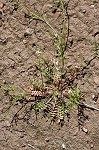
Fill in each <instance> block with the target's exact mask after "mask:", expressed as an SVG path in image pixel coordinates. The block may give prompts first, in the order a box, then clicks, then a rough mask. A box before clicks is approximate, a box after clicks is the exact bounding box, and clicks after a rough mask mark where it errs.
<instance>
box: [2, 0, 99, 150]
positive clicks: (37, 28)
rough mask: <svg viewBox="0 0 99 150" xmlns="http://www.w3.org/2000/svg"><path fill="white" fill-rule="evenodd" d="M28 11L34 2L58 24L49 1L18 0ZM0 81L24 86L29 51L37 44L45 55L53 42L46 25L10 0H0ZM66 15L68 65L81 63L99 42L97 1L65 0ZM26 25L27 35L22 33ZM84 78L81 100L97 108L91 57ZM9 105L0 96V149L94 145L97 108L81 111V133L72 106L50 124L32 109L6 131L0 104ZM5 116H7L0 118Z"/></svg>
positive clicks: (71, 149) (96, 64) (98, 62)
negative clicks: (31, 18) (67, 115)
mask: <svg viewBox="0 0 99 150" xmlns="http://www.w3.org/2000/svg"><path fill="white" fill-rule="evenodd" d="M23 1H24V2H25V4H27V6H28V8H29V9H31V10H32V7H33V6H35V8H37V9H38V10H39V11H40V10H42V9H43V10H44V11H46V13H47V14H48V18H49V22H51V24H52V25H53V27H55V28H56V30H59V29H60V25H61V14H60V13H59V12H56V13H52V8H50V5H49V4H50V2H49V1H47V0H22V2H23ZM0 2H3V3H4V4H5V5H4V6H2V5H0V81H2V82H4V83H5V84H8V83H14V84H15V85H16V86H18V87H19V86H26V85H28V80H29V78H32V70H33V64H34V61H35V60H34V56H33V52H34V51H35V50H38V49H39V48H41V49H44V50H45V51H46V54H47V55H49V52H50V51H51V49H53V47H52V45H51V44H52V42H51V38H50V35H49V32H48V31H49V28H48V27H47V26H46V25H44V24H42V23H41V22H39V21H31V22H30V23H29V19H28V18H25V17H24V13H23V12H22V11H20V9H19V8H18V9H15V10H13V8H14V7H13V6H12V3H11V1H10V0H0ZM68 13H69V16H70V20H69V22H70V24H69V29H70V34H69V43H68V44H69V47H68V51H67V52H66V55H67V60H68V61H67V63H68V66H69V65H77V66H79V65H84V64H85V60H86V61H88V60H90V59H91V58H92V57H93V56H94V53H95V44H94V43H95V42H99V1H98V0H84V1H83V0H70V2H69V6H68ZM28 28H30V32H31V33H30V35H29V36H24V35H25V33H26V30H27V29H28ZM86 71H87V73H86V75H85V76H84V78H81V79H79V80H77V81H76V83H77V86H78V88H80V89H81V91H82V93H83V95H84V98H85V101H86V103H87V104H89V105H93V106H94V107H96V108H99V98H98V99H97V101H96V103H94V101H93V100H92V97H93V95H96V96H98V94H99V78H98V77H99V58H96V59H94V60H93V61H91V63H90V65H89V66H88V68H87V70H86ZM7 105H8V99H7V97H6V98H5V97H4V96H2V94H1V95H0V150H32V149H33V150H60V149H62V146H63V144H64V145H65V147H66V150H90V149H92V150H99V112H97V111H92V110H88V109H86V110H85V114H86V115H88V119H87V120H86V121H85V122H84V128H85V129H87V130H88V132H87V133H85V132H84V131H85V129H84V131H82V130H80V131H79V130H78V122H77V115H76V114H77V111H76V110H75V111H73V113H72V114H71V117H70V120H69V122H68V121H67V120H66V122H65V124H64V126H63V127H62V128H60V127H59V126H58V125H57V124H54V125H51V124H50V122H49V121H47V120H46V119H45V118H42V116H40V115H39V116H38V119H37V121H36V119H35V114H33V116H32V119H31V120H30V123H29V124H27V123H26V122H23V121H19V123H18V125H17V126H13V128H11V129H10V130H9V129H8V128H6V127H5V126H8V125H9V124H10V121H11V114H13V113H14V112H15V111H16V110H17V107H18V106H17V107H16V108H15V110H13V109H12V110H11V112H12V113H11V112H10V113H9V114H7V115H6V116H2V115H1V110H2V108H5V107H6V106H7ZM5 118H6V119H5Z"/></svg>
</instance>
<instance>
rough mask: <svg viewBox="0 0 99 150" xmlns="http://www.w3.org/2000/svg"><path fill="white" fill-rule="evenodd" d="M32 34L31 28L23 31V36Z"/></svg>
mask: <svg viewBox="0 0 99 150" xmlns="http://www.w3.org/2000/svg"><path fill="white" fill-rule="evenodd" d="M32 34H33V29H32V28H27V29H26V30H25V33H24V36H25V37H26V36H28V35H32Z"/></svg>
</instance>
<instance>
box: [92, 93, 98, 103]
mask: <svg viewBox="0 0 99 150" xmlns="http://www.w3.org/2000/svg"><path fill="white" fill-rule="evenodd" d="M92 99H93V101H95V102H96V101H97V100H98V95H95V94H93V95H92Z"/></svg>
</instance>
